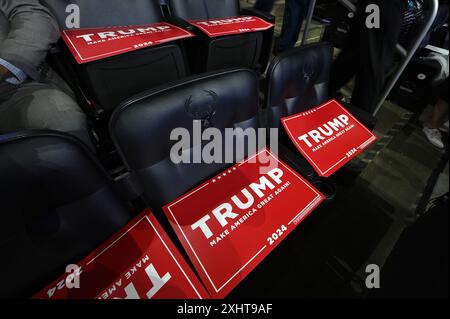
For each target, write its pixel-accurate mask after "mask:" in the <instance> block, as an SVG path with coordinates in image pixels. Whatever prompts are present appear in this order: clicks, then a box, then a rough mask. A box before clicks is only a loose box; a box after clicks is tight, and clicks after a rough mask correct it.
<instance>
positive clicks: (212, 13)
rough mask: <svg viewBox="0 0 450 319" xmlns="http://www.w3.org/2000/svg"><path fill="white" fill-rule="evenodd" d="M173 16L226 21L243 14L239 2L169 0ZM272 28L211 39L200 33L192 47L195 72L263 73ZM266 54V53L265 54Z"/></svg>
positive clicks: (190, 51) (191, 54)
mask: <svg viewBox="0 0 450 319" xmlns="http://www.w3.org/2000/svg"><path fill="white" fill-rule="evenodd" d="M166 3H167V4H168V5H169V9H170V12H171V15H172V16H176V17H178V18H181V19H184V20H208V19H223V18H230V17H235V16H239V15H241V8H240V3H239V1H238V0H167V1H166ZM272 35H273V29H270V30H269V31H266V32H249V33H243V34H235V35H228V36H221V37H215V38H211V39H210V38H208V37H207V36H206V35H203V34H202V33H201V32H198V37H197V38H195V39H192V41H191V42H192V45H191V46H190V47H189V50H188V54H189V55H190V60H191V65H192V66H191V68H192V69H193V70H194V71H195V72H196V73H203V72H206V71H214V70H219V69H226V68H232V67H243V68H251V69H254V70H258V71H260V72H261V71H262V72H263V70H264V69H265V66H266V65H267V58H266V57H267V56H268V55H269V54H268V52H267V51H269V50H270V44H271V41H272ZM263 51H264V52H263Z"/></svg>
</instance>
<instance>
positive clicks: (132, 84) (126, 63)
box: [41, 0, 188, 114]
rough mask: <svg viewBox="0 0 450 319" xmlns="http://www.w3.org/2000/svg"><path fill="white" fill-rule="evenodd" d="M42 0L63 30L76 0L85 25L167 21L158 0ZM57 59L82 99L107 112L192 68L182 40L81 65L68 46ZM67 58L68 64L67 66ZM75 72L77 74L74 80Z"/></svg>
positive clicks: (55, 58)
mask: <svg viewBox="0 0 450 319" xmlns="http://www.w3.org/2000/svg"><path fill="white" fill-rule="evenodd" d="M41 1H42V2H43V4H44V5H46V6H47V7H48V8H49V9H50V10H51V11H52V13H53V15H54V16H55V17H56V19H57V20H58V23H59V25H60V28H61V29H66V22H65V21H66V17H67V15H68V13H66V6H67V5H68V4H70V3H73V4H76V5H78V6H79V8H80V27H81V28H88V27H107V26H125V25H139V24H151V23H156V22H161V21H163V20H164V17H163V14H162V10H161V7H160V5H159V1H158V0H130V1H123V0H41ZM63 47H64V46H63ZM68 56H69V58H67V57H68ZM51 59H52V60H53V61H54V63H53V64H55V65H58V69H59V71H60V72H61V73H63V77H64V79H65V80H66V81H67V82H68V83H69V84H71V85H72V87H73V88H74V91H75V92H76V93H77V95H78V97H79V99H80V101H85V99H86V97H87V99H88V102H86V103H84V104H85V105H86V108H88V109H89V108H92V104H96V105H100V109H102V110H104V111H106V113H107V114H110V113H111V112H112V110H114V108H115V107H116V106H117V105H118V104H120V103H121V102H122V101H123V100H125V99H127V98H129V97H130V96H133V95H135V94H137V93H139V92H142V91H145V90H148V89H150V88H152V87H156V86H158V85H161V84H165V83H168V82H172V81H177V80H179V79H182V78H184V77H186V75H187V73H188V71H187V68H186V61H185V57H184V52H183V49H182V47H181V45H180V42H171V43H167V44H162V45H159V46H156V47H148V48H144V49H141V50H138V51H134V52H129V53H126V54H121V55H117V56H113V57H110V58H106V59H102V60H98V61H94V62H90V63H87V64H83V65H77V64H76V62H75V60H74V59H73V58H72V57H71V53H70V52H69V51H68V50H67V49H64V52H63V53H62V56H61V55H58V56H56V57H55V56H52V57H51ZM55 60H56V62H55ZM61 60H64V62H66V63H65V64H64V65H61ZM67 62H68V63H67ZM72 73H75V75H74V74H72ZM74 77H76V78H77V79H76V80H74ZM78 82H79V83H78ZM80 87H81V88H80ZM80 90H81V91H80Z"/></svg>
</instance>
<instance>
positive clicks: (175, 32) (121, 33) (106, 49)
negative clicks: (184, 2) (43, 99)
mask: <svg viewBox="0 0 450 319" xmlns="http://www.w3.org/2000/svg"><path fill="white" fill-rule="evenodd" d="M193 36H194V34H192V33H191V32H189V31H187V30H184V29H182V28H179V27H177V26H174V25H172V24H170V23H165V22H161V23H153V24H146V25H137V26H123V27H105V28H87V29H72V30H64V31H62V33H61V37H62V39H63V40H64V42H65V43H66V45H67V46H68V48H69V50H70V52H71V53H72V55H73V56H74V58H75V59H76V61H77V62H78V63H79V64H83V63H88V62H92V61H96V60H101V59H105V58H108V57H112V56H115V55H119V54H123V53H126V52H131V51H135V50H140V49H143V48H146V47H150V46H155V45H159V44H163V43H167V42H172V41H175V40H180V39H185V38H189V37H193Z"/></svg>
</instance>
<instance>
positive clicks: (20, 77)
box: [0, 58, 28, 85]
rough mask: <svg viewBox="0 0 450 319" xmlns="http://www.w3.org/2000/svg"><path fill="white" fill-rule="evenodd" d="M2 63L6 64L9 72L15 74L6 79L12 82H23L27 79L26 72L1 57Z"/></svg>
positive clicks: (0, 61)
mask: <svg viewBox="0 0 450 319" xmlns="http://www.w3.org/2000/svg"><path fill="white" fill-rule="evenodd" d="M0 65H2V66H4V67H5V68H7V69H8V71H9V72H11V73H12V74H13V75H14V76H12V77H9V78H6V79H5V81H6V82H8V83H10V84H16V85H17V84H22V83H23V82H25V80H26V79H27V77H28V76H27V75H26V73H25V72H23V71H22V70H21V69H19V68H18V67H16V66H14V65H12V64H11V63H9V62H8V61H5V60H3V59H2V58H0Z"/></svg>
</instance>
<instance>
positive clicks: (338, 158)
mask: <svg viewBox="0 0 450 319" xmlns="http://www.w3.org/2000/svg"><path fill="white" fill-rule="evenodd" d="M281 121H282V123H283V125H284V128H285V129H286V132H287V133H288V135H289V137H290V139H291V140H292V142H293V143H294V144H295V146H296V147H297V148H298V150H299V151H300V153H302V155H303V156H305V158H306V159H307V160H308V161H309V163H310V164H311V165H312V166H313V167H314V169H315V170H316V171H317V173H318V174H319V175H320V176H324V177H329V176H331V175H332V174H333V173H335V172H336V171H337V170H339V169H340V168H341V167H342V166H344V165H345V164H346V163H348V162H349V161H351V160H352V159H353V158H354V157H356V156H357V155H358V154H359V153H361V152H362V151H363V150H364V149H366V148H367V147H368V146H369V145H371V144H372V143H374V142H375V141H376V140H377V137H376V136H375V135H374V134H373V133H372V132H371V131H369V130H368V129H367V128H366V127H365V126H364V125H363V124H361V123H360V122H359V121H358V120H357V119H356V118H355V117H354V116H353V115H352V114H350V112H348V111H347V110H346V109H345V108H344V107H342V106H341V105H340V104H339V103H338V102H337V101H335V100H332V101H329V102H327V103H325V104H323V105H321V106H318V107H316V108H313V109H310V110H308V111H305V112H303V113H299V114H296V115H293V116H289V117H285V118H283V119H281Z"/></svg>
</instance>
